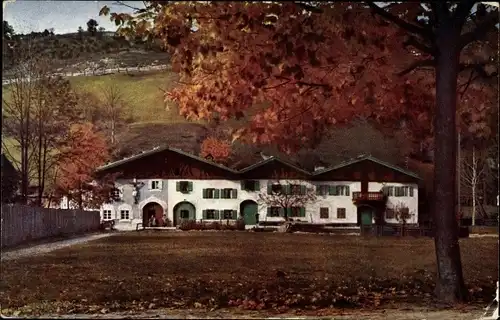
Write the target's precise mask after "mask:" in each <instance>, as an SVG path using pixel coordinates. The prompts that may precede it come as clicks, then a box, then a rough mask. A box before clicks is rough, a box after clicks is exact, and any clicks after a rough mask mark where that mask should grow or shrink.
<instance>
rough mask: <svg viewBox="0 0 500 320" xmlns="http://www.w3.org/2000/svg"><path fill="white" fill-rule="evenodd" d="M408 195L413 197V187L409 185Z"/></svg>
mask: <svg viewBox="0 0 500 320" xmlns="http://www.w3.org/2000/svg"><path fill="white" fill-rule="evenodd" d="M410 197H413V187H410Z"/></svg>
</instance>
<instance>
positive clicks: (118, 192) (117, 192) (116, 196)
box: [111, 187, 123, 201]
mask: <svg viewBox="0 0 500 320" xmlns="http://www.w3.org/2000/svg"><path fill="white" fill-rule="evenodd" d="M122 197H123V187H120V188H114V189H113V190H112V191H111V198H112V199H113V200H114V201H121V200H122Z"/></svg>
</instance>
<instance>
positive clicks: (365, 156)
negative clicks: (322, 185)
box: [313, 155, 422, 180]
mask: <svg viewBox="0 0 500 320" xmlns="http://www.w3.org/2000/svg"><path fill="white" fill-rule="evenodd" d="M364 160H370V161H372V162H375V163H378V164H380V165H382V166H384V167H387V168H390V169H393V170H396V171H399V172H401V173H403V174H406V175H408V176H410V177H413V178H416V179H419V180H422V179H421V178H420V177H419V176H418V175H417V174H415V173H413V172H411V171H408V170H405V169H403V168H400V167H398V166H395V165H393V164H390V163H388V162H385V161H382V160H379V159H377V158H374V157H372V156H371V155H360V156H358V157H356V158H354V159H351V160H348V161H345V162H342V163H340V164H338V165H335V166H333V167H329V168H325V169H321V170H318V171H316V172H314V173H313V176H317V175H320V174H323V173H326V172H329V171H333V170H337V169H340V168H344V167H347V166H349V165H352V164H355V163H358V162H361V161H364Z"/></svg>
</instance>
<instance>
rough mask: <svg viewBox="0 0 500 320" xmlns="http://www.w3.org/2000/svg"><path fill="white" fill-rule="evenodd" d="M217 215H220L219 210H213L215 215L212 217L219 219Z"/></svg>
mask: <svg viewBox="0 0 500 320" xmlns="http://www.w3.org/2000/svg"><path fill="white" fill-rule="evenodd" d="M219 216H220V210H215V217H214V219H215V220H219Z"/></svg>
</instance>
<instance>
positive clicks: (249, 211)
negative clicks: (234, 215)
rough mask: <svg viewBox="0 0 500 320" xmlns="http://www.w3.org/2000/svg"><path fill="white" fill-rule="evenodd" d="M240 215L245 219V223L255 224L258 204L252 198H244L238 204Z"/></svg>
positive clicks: (257, 219)
mask: <svg viewBox="0 0 500 320" xmlns="http://www.w3.org/2000/svg"><path fill="white" fill-rule="evenodd" d="M240 215H241V216H242V217H243V220H244V221H245V225H247V226H248V225H250V226H252V225H256V224H258V223H259V215H258V205H257V202H255V201H253V200H245V201H243V202H242V203H241V204H240Z"/></svg>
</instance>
